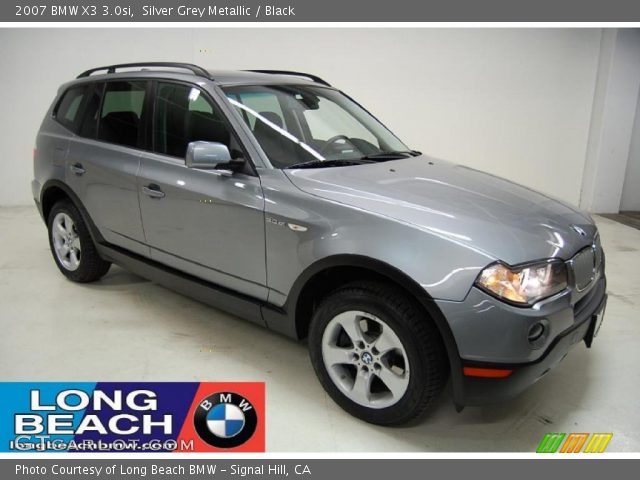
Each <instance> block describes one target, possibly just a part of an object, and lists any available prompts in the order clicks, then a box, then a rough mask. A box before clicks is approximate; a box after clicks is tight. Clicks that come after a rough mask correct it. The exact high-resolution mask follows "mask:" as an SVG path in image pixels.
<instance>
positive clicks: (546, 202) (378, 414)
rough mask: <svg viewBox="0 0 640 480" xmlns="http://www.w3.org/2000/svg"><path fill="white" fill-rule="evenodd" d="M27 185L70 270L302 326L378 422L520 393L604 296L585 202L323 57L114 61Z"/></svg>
mask: <svg viewBox="0 0 640 480" xmlns="http://www.w3.org/2000/svg"><path fill="white" fill-rule="evenodd" d="M34 168H35V179H34V180H33V184H32V186H33V196H34V198H35V201H36V203H37V205H38V208H39V210H40V212H41V214H42V217H43V218H44V220H45V222H46V224H47V226H48V229H49V240H50V244H51V251H52V253H53V258H54V260H55V262H56V264H57V266H58V268H59V269H60V271H61V272H62V273H63V274H64V275H65V276H66V277H67V278H69V279H70V280H73V281H75V282H92V281H95V280H98V279H100V278H101V277H102V276H103V275H105V274H106V273H107V271H108V270H109V266H110V264H111V263H116V264H119V265H121V266H122V267H124V268H127V269H129V270H131V271H133V272H135V273H137V274H139V275H141V276H144V277H147V278H149V279H151V280H153V281H156V282H157V283H159V284H162V285H165V286H168V287H169V288H172V289H174V290H177V291H180V292H182V293H184V294H186V295H189V296H191V297H194V298H196V299H198V300H201V301H203V302H206V303H209V304H211V305H215V306H216V307H218V308H221V309H223V310H226V311H228V312H230V313H232V314H235V315H237V316H240V317H244V318H247V319H249V320H251V321H253V322H256V323H258V324H260V325H264V326H266V327H267V328H270V329H273V330H276V331H278V332H281V333H283V334H285V335H288V336H291V337H293V338H297V339H304V338H307V339H308V344H309V350H310V356H311V362H312V364H313V367H314V369H315V371H316V374H317V376H318V378H319V380H320V382H321V383H322V385H323V386H324V388H325V389H326V391H327V392H328V394H329V395H330V396H331V397H332V398H333V399H334V400H335V401H336V402H337V403H338V404H339V405H340V406H341V407H342V408H344V409H345V410H346V411H348V412H349V413H351V414H353V415H355V416H357V417H359V418H361V419H364V420H366V421H368V422H372V423H377V424H381V425H391V424H401V423H405V422H408V421H410V420H412V419H415V418H416V417H418V416H419V415H420V414H421V413H422V412H423V411H424V410H425V408H426V407H427V405H428V404H429V403H430V402H431V401H432V400H433V399H434V397H436V395H438V393H439V392H440V391H441V390H442V388H443V386H444V384H445V382H446V381H447V379H448V377H451V384H452V388H451V390H452V392H453V393H452V395H453V402H454V404H455V406H456V407H457V408H458V409H461V408H462V407H464V406H466V405H476V404H480V403H485V402H488V401H496V400H501V399H504V398H508V397H510V396H513V395H515V394H517V393H519V392H521V391H522V390H524V389H525V388H526V387H528V386H529V385H531V384H532V383H534V382H535V381H536V380H538V379H539V378H540V377H541V376H543V375H544V374H545V373H547V372H548V371H549V370H550V369H551V368H552V367H554V366H555V365H556V364H557V363H559V362H560V360H562V358H563V357H564V356H565V355H566V354H567V352H568V351H569V349H570V348H571V347H572V346H573V345H574V344H576V343H578V342H580V341H583V340H584V342H585V343H586V345H587V347H589V346H590V345H591V342H592V341H593V339H594V337H595V335H596V334H597V332H598V329H599V326H600V322H601V321H602V314H603V311H604V306H605V302H606V298H607V297H606V293H605V288H606V280H605V275H604V254H603V252H602V248H601V246H600V240H599V236H598V231H597V229H596V226H595V225H594V222H593V220H592V219H591V217H589V215H588V214H586V213H584V212H582V211H580V210H578V209H576V208H575V207H572V206H570V205H566V204H564V203H562V202H559V201H557V200H553V199H551V198H549V197H547V196H545V195H542V194H540V193H537V192H535V191H532V190H530V189H528V188H525V187H522V186H520V185H516V184H514V183H511V182H509V181H506V180H503V179H500V178H497V177H494V176H492V175H489V174H486V173H482V172H480V171H477V170H474V169H472V168H468V167H464V166H461V165H456V164H453V163H450V162H446V161H443V160H438V159H434V158H430V157H427V156H425V155H422V154H421V153H420V152H417V151H415V150H412V149H410V148H409V147H407V146H406V145H405V144H404V143H402V142H401V141H400V140H399V139H398V138H397V137H396V136H395V135H394V134H392V133H391V132H390V131H389V130H388V129H387V128H385V127H384V125H382V124H381V123H380V122H379V121H378V120H377V119H376V118H375V117H373V116H372V115H371V114H370V113H369V112H367V110H365V109H364V108H363V107H362V106H360V105H359V104H358V103H357V102H355V101H354V100H353V99H351V98H350V97H349V96H348V95H346V94H344V93H342V92H341V91H340V90H337V89H336V88H333V87H331V86H330V85H329V84H328V83H327V82H325V81H323V80H322V79H320V78H318V77H316V76H314V75H309V74H306V73H299V72H286V71H241V72H229V71H227V72H225V71H208V70H204V69H202V68H200V67H197V66H195V65H190V64H178V63H143V64H125V65H113V66H108V67H101V68H95V69H92V70H89V71H87V72H84V73H82V74H81V75H80V76H79V77H78V78H77V79H76V80H74V81H72V82H69V83H67V84H65V85H63V86H62V87H61V88H60V91H59V94H58V96H57V98H56V99H55V101H54V102H53V104H52V106H51V108H50V110H49V111H48V112H47V114H46V117H45V119H44V121H43V123H42V126H41V128H40V132H39V134H38V137H37V145H36V149H35V153H34Z"/></svg>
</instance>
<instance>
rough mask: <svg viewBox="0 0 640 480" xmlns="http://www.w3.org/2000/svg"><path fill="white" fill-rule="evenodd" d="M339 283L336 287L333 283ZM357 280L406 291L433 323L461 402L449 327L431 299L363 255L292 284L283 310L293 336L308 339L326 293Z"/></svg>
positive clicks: (312, 269) (325, 265) (324, 265)
mask: <svg viewBox="0 0 640 480" xmlns="http://www.w3.org/2000/svg"><path fill="white" fill-rule="evenodd" d="M336 279H337V280H338V281H336V282H335V283H334V282H332V280H336ZM356 279H368V280H371V279H379V280H383V281H386V282H390V283H393V284H395V285H398V286H399V287H401V288H402V289H403V290H404V291H406V292H407V293H408V294H409V295H410V296H411V297H412V298H413V299H414V300H415V301H417V302H418V304H419V305H420V306H421V307H422V308H423V310H424V311H425V312H426V313H427V315H428V316H429V317H430V318H431V319H432V320H433V322H434V323H435V325H436V328H437V329H438V332H439V333H440V337H441V339H442V342H443V344H444V346H445V349H446V351H447V358H448V360H449V365H450V369H451V379H452V383H453V390H454V402H455V403H456V404H459V403H458V401H457V399H459V398H462V363H461V360H460V355H459V353H458V347H457V344H456V341H455V338H454V336H453V333H452V332H451V328H450V326H449V323H448V322H447V320H446V318H445V317H444V314H443V313H442V311H441V310H440V308H439V307H438V305H437V304H436V303H435V301H434V300H433V298H432V297H431V296H430V295H429V294H428V292H427V291H425V290H424V288H422V287H421V286H420V285H419V284H418V283H417V282H416V281H415V280H413V279H412V278H411V277H409V276H408V275H406V274H405V273H404V272H402V271H401V270H399V269H397V268H395V267H393V266H392V265H389V264H387V263H385V262H382V261H380V260H376V259H374V258H371V257H367V256H363V255H353V254H344V255H334V256H330V257H326V258H324V259H321V260H319V261H317V262H315V263H313V264H312V265H311V266H309V267H307V268H306V269H305V270H304V271H303V273H302V274H301V275H300V276H299V277H298V279H297V280H296V281H295V282H294V285H293V287H292V288H291V290H290V293H289V296H288V298H287V302H286V304H285V310H286V311H287V312H288V314H289V315H288V316H289V318H290V320H291V321H292V322H293V323H294V326H295V336H296V337H297V338H299V339H303V338H305V337H306V336H307V332H308V327H309V323H310V320H311V315H312V313H313V309H314V307H315V306H316V305H317V303H318V302H319V301H320V300H321V299H322V298H323V296H325V295H326V294H328V293H329V292H331V291H332V290H334V289H335V288H337V287H339V286H340V285H343V284H345V283H347V282H350V281H353V280H356Z"/></svg>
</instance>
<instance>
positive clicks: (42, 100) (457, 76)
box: [0, 27, 601, 205]
mask: <svg viewBox="0 0 640 480" xmlns="http://www.w3.org/2000/svg"><path fill="white" fill-rule="evenodd" d="M600 38H601V31H600V30H599V29H325V28H323V29H224V28H218V27H216V28H206V29H205V28H195V29H133V28H127V29H118V30H114V29H103V28H93V29H90V30H87V29H20V30H0V66H1V67H0V87H1V88H0V105H1V106H2V110H0V142H1V150H0V151H1V152H2V156H1V157H0V178H1V179H2V180H3V182H2V188H0V205H12V204H28V203H31V202H32V199H31V193H30V188H29V182H30V179H31V175H32V172H31V170H32V162H31V151H32V146H33V140H34V136H35V134H36V132H37V129H38V126H39V123H40V120H41V118H42V115H43V114H44V112H45V110H46V109H47V107H48V106H49V104H50V102H51V100H52V99H53V96H54V94H55V92H56V88H57V86H58V85H59V84H61V83H62V82H64V81H66V80H69V79H71V78H73V77H74V76H75V75H77V74H78V73H80V72H81V71H82V70H84V69H86V68H90V67H93V66H99V65H104V64H109V63H113V62H130V61H143V60H173V61H187V62H189V61H191V62H195V63H199V64H202V65H203V66H206V67H211V68H221V69H243V68H245V69H246V68H271V69H291V70H301V71H309V72H312V73H315V74H318V75H320V76H322V77H324V78H325V79H326V80H328V81H329V82H331V83H332V84H334V85H336V86H339V87H340V88H341V89H344V90H345V91H347V92H349V93H350V94H351V95H353V96H354V97H355V98H356V99H358V100H359V101H361V103H363V104H364V105H365V106H366V107H367V108H369V109H370V110H371V111H372V112H373V113H374V114H375V115H376V116H378V117H379V118H380V119H382V120H383V122H384V123H386V124H387V125H388V126H389V127H390V128H391V129H392V130H393V131H395V132H396V133H397V134H398V135H399V136H400V138H402V139H403V140H405V142H406V143H408V144H409V145H410V146H411V147H413V148H416V149H419V150H422V151H424V152H425V153H429V154H432V155H434V156H437V157H443V158H447V159H450V160H454V161H457V162H459V163H463V164H466V165H470V166H473V167H477V168H481V169H484V170H487V171H489V172H492V173H494V174H497V175H501V176H505V177H507V178H510V179H512V180H515V181H517V182H520V183H523V184H526V185H529V186H531V187H534V188H536V189H539V190H542V191H544V192H547V193H550V194H552V195H555V196H557V197H560V198H563V199H565V200H568V201H570V202H573V203H578V201H579V197H580V189H581V184H582V175H583V168H584V159H585V155H586V148H587V147H586V146H587V138H588V132H589V125H590V117H591V110H592V104H593V95H594V89H595V82H596V75H597V68H598V59H599V49H600Z"/></svg>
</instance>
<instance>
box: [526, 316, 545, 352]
mask: <svg viewBox="0 0 640 480" xmlns="http://www.w3.org/2000/svg"><path fill="white" fill-rule="evenodd" d="M548 335H549V322H548V321H547V320H539V321H537V322H536V323H534V324H533V325H531V326H530V327H529V333H528V334H527V340H528V341H529V345H531V347H532V348H540V347H541V346H542V345H544V343H545V341H546V339H547V336H548Z"/></svg>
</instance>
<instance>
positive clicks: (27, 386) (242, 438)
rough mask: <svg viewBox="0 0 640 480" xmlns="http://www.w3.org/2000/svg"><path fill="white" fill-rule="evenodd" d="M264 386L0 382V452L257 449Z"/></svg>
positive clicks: (260, 449)
mask: <svg viewBox="0 0 640 480" xmlns="http://www.w3.org/2000/svg"><path fill="white" fill-rule="evenodd" d="M264 391H265V388H264V383H258V382H255V383H252V382H246V383H239V382H238V383H235V382H234V383H214V382H159V383H118V382H100V383H90V382H89V383H77V382H75V383H58V382H55V383H50V382H43V383H28V382H20V383H13V382H12V383H0V452H29V453H36V452H94V453H98V452H136V453H144V452H152V453H158V452H216V451H217V452H235V451H237V452H264V450H265V417H264V415H265V405H264V395H265V393H264Z"/></svg>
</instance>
